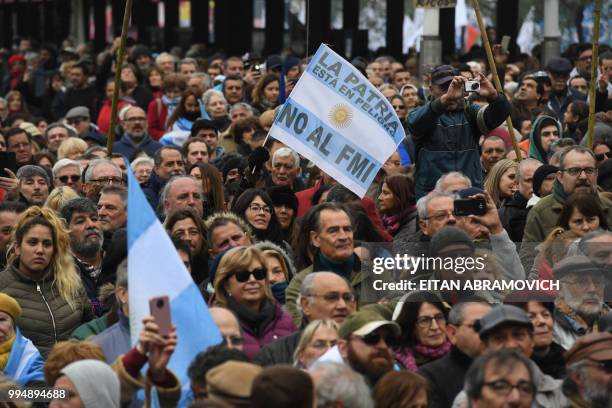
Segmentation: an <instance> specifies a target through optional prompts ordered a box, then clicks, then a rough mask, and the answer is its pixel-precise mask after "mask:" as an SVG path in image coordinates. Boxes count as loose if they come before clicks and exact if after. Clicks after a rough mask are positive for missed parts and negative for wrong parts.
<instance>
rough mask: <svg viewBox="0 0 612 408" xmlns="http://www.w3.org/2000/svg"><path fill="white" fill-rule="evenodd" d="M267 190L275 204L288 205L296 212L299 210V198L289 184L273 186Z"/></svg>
mask: <svg viewBox="0 0 612 408" xmlns="http://www.w3.org/2000/svg"><path fill="white" fill-rule="evenodd" d="M267 191H268V194H269V195H270V199H271V200H272V203H273V204H274V205H275V206H281V205H286V206H287V207H289V208H291V209H292V210H293V211H294V212H297V209H298V199H297V197H296V196H295V193H294V192H293V190H292V189H291V188H289V187H287V186H272V187H270V188H268V189H267Z"/></svg>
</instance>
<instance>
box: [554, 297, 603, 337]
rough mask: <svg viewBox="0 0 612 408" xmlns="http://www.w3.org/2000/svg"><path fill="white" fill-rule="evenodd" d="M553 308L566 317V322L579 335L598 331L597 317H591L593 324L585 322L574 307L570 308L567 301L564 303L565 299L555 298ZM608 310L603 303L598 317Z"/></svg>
mask: <svg viewBox="0 0 612 408" xmlns="http://www.w3.org/2000/svg"><path fill="white" fill-rule="evenodd" d="M555 309H556V310H557V311H558V312H559V313H560V314H561V315H563V317H564V318H565V319H566V321H567V322H568V324H569V325H570V326H571V327H572V330H574V331H575V332H576V333H578V334H579V335H581V336H582V335H585V334H587V333H597V332H598V331H599V329H598V323H597V322H598V321H599V318H595V319H593V324H592V325H589V324H588V323H587V322H586V320H584V319H583V318H582V316H580V315H579V314H578V313H576V312H575V311H574V309H572V308H571V307H570V306H569V305H568V304H567V303H565V300H563V299H557V300H555ZM609 310H610V309H609V308H608V307H607V306H606V305H604V307H603V308H602V310H601V312H600V314H599V315H600V317H601V316H604V315H605V314H606V313H608V311H609Z"/></svg>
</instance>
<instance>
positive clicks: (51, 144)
mask: <svg viewBox="0 0 612 408" xmlns="http://www.w3.org/2000/svg"><path fill="white" fill-rule="evenodd" d="M71 136H76V135H75V133H74V131H73V130H72V129H70V128H68V127H67V126H65V125H63V124H61V123H58V122H56V123H51V124H50V125H49V126H47V129H45V140H46V141H47V150H48V151H50V152H51V153H53V154H57V149H59V147H60V145H61V144H62V142H63V141H64V140H66V139H68V138H69V137H71Z"/></svg>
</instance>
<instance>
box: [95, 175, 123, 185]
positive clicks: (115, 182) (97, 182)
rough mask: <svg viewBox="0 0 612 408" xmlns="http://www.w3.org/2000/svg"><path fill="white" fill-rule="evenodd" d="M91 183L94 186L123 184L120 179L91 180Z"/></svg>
mask: <svg viewBox="0 0 612 408" xmlns="http://www.w3.org/2000/svg"><path fill="white" fill-rule="evenodd" d="M91 182H92V183H95V184H120V183H123V179H121V178H120V177H104V178H99V179H93V180H91Z"/></svg>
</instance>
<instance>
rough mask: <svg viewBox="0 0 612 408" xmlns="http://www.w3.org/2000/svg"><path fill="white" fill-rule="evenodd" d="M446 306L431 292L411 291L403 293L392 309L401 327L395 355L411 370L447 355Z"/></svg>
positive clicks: (394, 318)
mask: <svg viewBox="0 0 612 408" xmlns="http://www.w3.org/2000/svg"><path fill="white" fill-rule="evenodd" d="M447 313H448V311H447V309H446V308H445V307H444V305H443V304H442V301H441V300H440V298H439V297H438V296H437V295H435V294H433V293H431V292H425V291H420V292H411V293H409V294H408V295H406V296H404V297H403V298H402V299H401V300H400V301H399V303H398V304H397V306H396V307H395V311H394V312H393V320H395V321H396V322H397V323H398V324H399V325H400V326H401V328H402V336H401V337H400V340H399V345H398V346H397V347H396V348H395V358H396V359H397V360H398V361H399V362H401V363H402V364H403V366H404V367H405V368H406V369H408V370H411V371H416V370H417V368H418V367H420V366H422V365H424V364H427V363H430V362H432V361H434V360H437V359H439V358H442V357H444V356H445V355H447V354H448V352H449V351H450V348H451V344H450V342H449V341H448V339H447V338H446V319H447Z"/></svg>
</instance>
